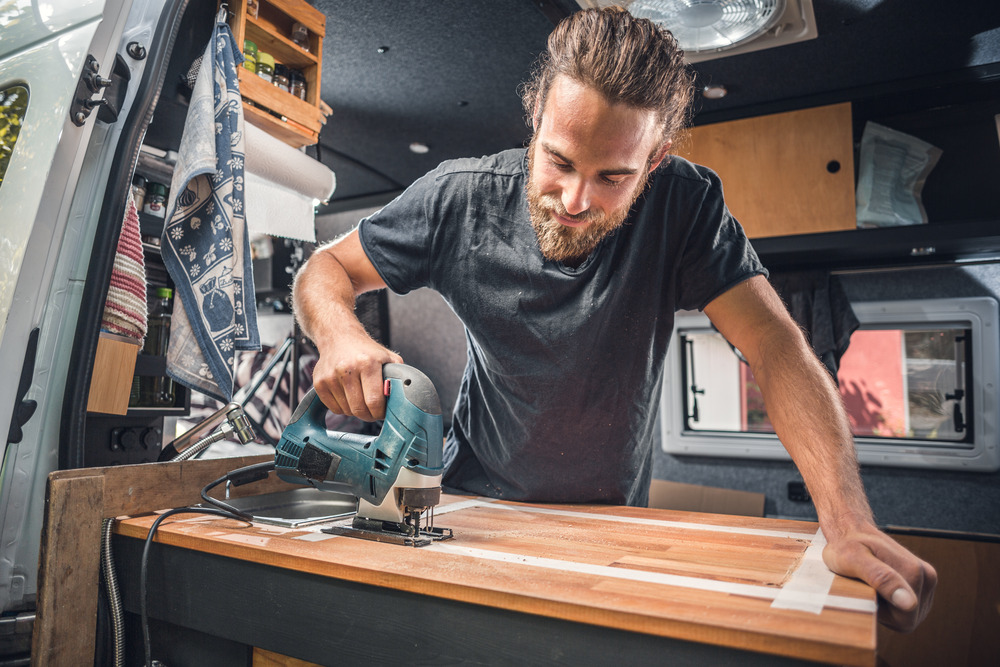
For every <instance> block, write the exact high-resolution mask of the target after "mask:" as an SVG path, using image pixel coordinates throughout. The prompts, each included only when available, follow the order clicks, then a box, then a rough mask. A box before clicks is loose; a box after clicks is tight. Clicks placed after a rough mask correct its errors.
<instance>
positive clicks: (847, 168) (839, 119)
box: [676, 102, 857, 238]
mask: <svg viewBox="0 0 1000 667" xmlns="http://www.w3.org/2000/svg"><path fill="white" fill-rule="evenodd" d="M676 150H677V154H678V155H680V156H682V157H685V158H687V159H688V160H691V161H692V162H696V163H698V164H701V165H704V166H706V167H709V168H711V169H712V170H714V171H715V172H716V173H717V174H718V175H719V177H720V178H721V179H722V185H723V191H724V192H725V197H726V203H727V205H728V206H729V210H730V211H731V212H732V214H733V216H734V217H735V218H736V219H737V220H739V222H740V223H741V224H742V225H743V228H744V230H745V231H746V233H747V236H749V237H751V238H756V237H764V236H783V235H786V234H807V233H817V232H830V231H839V230H847V229H856V228H857V214H856V212H855V204H854V144H853V135H852V122H851V104H850V103H849V102H844V103H842V104H834V105H830V106H824V107H816V108H813V109H800V110H797V111H789V112H785V113H779V114H773V115H768V116H758V117H756V118H744V119H740V120H734V121H728V122H723V123H715V124H712V125H702V126H698V127H695V128H692V130H691V132H690V137H689V138H687V139H686V140H684V141H682V142H681V144H680V145H678V146H677V147H676ZM831 163H836V164H837V165H838V169H837V171H836V172H833V173H831V171H829V170H828V165H831Z"/></svg>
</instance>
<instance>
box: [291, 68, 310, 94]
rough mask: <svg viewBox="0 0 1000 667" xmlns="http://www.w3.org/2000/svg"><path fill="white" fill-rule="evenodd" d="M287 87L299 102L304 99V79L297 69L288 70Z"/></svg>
mask: <svg viewBox="0 0 1000 667" xmlns="http://www.w3.org/2000/svg"><path fill="white" fill-rule="evenodd" d="M288 86H289V91H288V92H290V93H291V94H292V95H295V97H297V98H299V99H300V100H304V99H306V77H305V76H304V75H303V74H302V72H300V71H299V70H297V69H290V70H288Z"/></svg>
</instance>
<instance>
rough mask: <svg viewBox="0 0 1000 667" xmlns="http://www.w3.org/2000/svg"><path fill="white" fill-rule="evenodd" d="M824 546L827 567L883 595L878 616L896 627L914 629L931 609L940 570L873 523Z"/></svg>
mask: <svg viewBox="0 0 1000 667" xmlns="http://www.w3.org/2000/svg"><path fill="white" fill-rule="evenodd" d="M827 539H828V540H829V542H828V544H827V546H826V548H825V549H824V550H823V560H824V561H825V562H826V565H827V567H829V568H830V569H831V570H833V571H834V572H836V573H837V574H841V575H843V576H845V577H854V578H855V579H861V580H862V581H864V582H865V583H867V584H868V585H869V586H871V587H872V588H874V589H875V590H876V591H877V592H878V595H879V597H880V598H881V599H880V600H879V610H878V620H879V622H881V623H882V624H884V625H886V626H887V627H889V628H892V629H893V630H898V631H900V632H910V631H911V630H913V629H914V628H916V627H917V625H919V624H920V622H921V621H922V620H924V617H925V616H926V615H927V612H929V611H930V608H931V602H932V601H933V600H934V588H935V587H936V586H937V572H936V571H935V570H934V567H933V566H931V564H930V563H927V562H924V561H922V560H921V559H919V558H917V557H916V556H915V555H913V554H912V553H910V552H909V551H907V550H906V549H905V548H904V547H903V546H902V545H900V544H899V543H898V542H896V541H895V540H893V539H892V538H890V537H889V536H888V535H886V534H885V533H883V532H881V531H879V530H878V529H877V528H875V527H874V526H871V525H862V526H860V527H856V528H854V529H852V530H850V531H849V532H846V533H845V534H844V535H843V536H841V537H839V538H836V539H830V537H829V536H827Z"/></svg>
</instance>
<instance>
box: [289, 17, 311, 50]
mask: <svg viewBox="0 0 1000 667" xmlns="http://www.w3.org/2000/svg"><path fill="white" fill-rule="evenodd" d="M292 41H293V42H295V43H296V44H298V45H299V46H300V47H301V48H302V50H303V51H309V29H308V28H306V27H305V26H304V25H302V24H301V23H293V24H292Z"/></svg>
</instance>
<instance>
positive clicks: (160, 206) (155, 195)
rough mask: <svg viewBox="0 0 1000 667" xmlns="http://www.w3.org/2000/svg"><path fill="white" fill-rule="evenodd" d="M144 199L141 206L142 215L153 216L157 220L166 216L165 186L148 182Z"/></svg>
mask: <svg viewBox="0 0 1000 667" xmlns="http://www.w3.org/2000/svg"><path fill="white" fill-rule="evenodd" d="M145 199H146V201H145V203H144V204H143V206H142V211H143V213H148V214H149V215H155V216H156V217H157V218H165V217H166V216H167V186H165V185H164V184H163V183H153V182H150V183H149V184H148V185H147V186H146V197H145Z"/></svg>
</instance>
